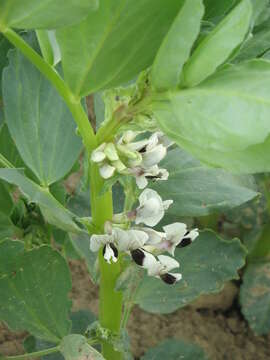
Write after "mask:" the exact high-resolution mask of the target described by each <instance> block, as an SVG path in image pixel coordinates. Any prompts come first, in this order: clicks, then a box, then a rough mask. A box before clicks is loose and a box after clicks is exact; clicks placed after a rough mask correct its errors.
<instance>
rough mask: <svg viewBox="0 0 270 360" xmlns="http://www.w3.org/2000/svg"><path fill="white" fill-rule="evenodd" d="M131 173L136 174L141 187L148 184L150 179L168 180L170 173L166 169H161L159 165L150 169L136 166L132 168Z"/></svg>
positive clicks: (138, 184)
mask: <svg viewBox="0 0 270 360" xmlns="http://www.w3.org/2000/svg"><path fill="white" fill-rule="evenodd" d="M130 173H131V174H132V175H135V179H136V184H137V186H138V188H139V189H144V188H145V187H146V186H147V185H148V180H150V179H151V180H154V181H157V180H168V177H169V173H168V171H167V170H166V169H160V168H159V167H158V166H157V165H154V166H152V167H151V168H149V169H144V168H143V167H135V168H132V169H130Z"/></svg>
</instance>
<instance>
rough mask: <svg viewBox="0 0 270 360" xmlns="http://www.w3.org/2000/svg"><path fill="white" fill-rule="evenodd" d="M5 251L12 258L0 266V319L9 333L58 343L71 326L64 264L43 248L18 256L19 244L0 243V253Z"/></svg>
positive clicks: (67, 274)
mask: <svg viewBox="0 0 270 360" xmlns="http://www.w3.org/2000/svg"><path fill="white" fill-rule="evenodd" d="M17 244H18V243H17ZM9 248H10V249H11V250H12V251H15V252H16V256H12V258H11V259H10V258H8V257H5V259H3V260H2V261H3V263H2V262H1V269H0V270H1V272H0V292H1V297H0V319H1V320H4V321H6V322H7V324H8V325H9V326H10V327H11V329H12V330H27V331H29V332H30V333H31V334H33V335H35V336H36V337H38V338H40V339H44V340H49V341H52V342H59V340H60V339H61V338H62V337H63V336H65V335H67V334H68V333H69V329H70V325H71V324H70V321H69V316H68V313H69V311H70V306H71V302H70V300H69V299H68V293H69V291H70V290H71V279H70V274H69V269H68V266H67V264H66V262H65V260H64V259H63V258H62V257H61V256H60V254H59V253H58V252H56V251H54V250H52V249H51V248H50V247H47V246H42V247H40V248H38V249H34V250H31V251H29V252H25V253H20V254H18V251H19V250H18V248H19V249H21V246H20V245H19V244H18V246H14V241H12V240H7V241H4V242H2V243H0V253H2V251H3V250H4V249H5V251H6V250H7V249H8V250H9ZM11 250H10V251H11ZM5 265H6V266H5Z"/></svg>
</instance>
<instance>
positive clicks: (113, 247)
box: [110, 243, 118, 258]
mask: <svg viewBox="0 0 270 360" xmlns="http://www.w3.org/2000/svg"><path fill="white" fill-rule="evenodd" d="M110 247H111V249H112V251H113V253H114V256H115V257H116V258H118V249H117V247H116V246H115V245H114V244H112V243H111V244H110Z"/></svg>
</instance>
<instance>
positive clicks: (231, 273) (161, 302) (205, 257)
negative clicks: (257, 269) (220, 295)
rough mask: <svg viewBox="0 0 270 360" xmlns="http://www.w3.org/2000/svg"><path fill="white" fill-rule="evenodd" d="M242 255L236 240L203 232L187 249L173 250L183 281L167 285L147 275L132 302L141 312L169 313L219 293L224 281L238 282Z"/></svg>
mask: <svg viewBox="0 0 270 360" xmlns="http://www.w3.org/2000/svg"><path fill="white" fill-rule="evenodd" d="M245 256H246V250H245V248H244V247H243V246H242V245H241V243H240V241H239V240H237V239H234V240H231V241H224V240H222V239H221V238H219V237H218V236H217V235H215V234H214V233H213V232H212V231H203V232H201V233H200V236H199V237H198V238H197V239H196V240H195V241H194V243H192V244H191V245H190V246H187V247H185V248H182V249H177V251H176V260H177V261H178V262H179V263H180V269H179V271H180V272H181V273H182V274H183V279H182V280H181V281H180V282H179V283H177V284H176V285H174V286H168V285H167V284H164V283H163V282H162V281H161V280H160V279H154V278H150V277H149V276H147V277H145V278H144V280H143V282H142V284H141V286H140V287H139V289H138V292H137V295H136V299H135V301H136V303H137V304H138V305H139V306H140V307H141V308H142V309H143V310H146V311H149V312H152V313H162V314H168V313H171V312H173V311H175V310H177V309H179V308H181V307H183V306H185V305H187V304H188V303H190V302H191V301H193V300H195V299H196V298H197V297H199V296H200V295H201V294H208V293H216V292H219V291H220V290H221V289H222V288H223V286H224V283H225V282H227V281H229V280H231V279H237V278H238V273H237V270H238V269H240V268H241V267H242V266H243V265H244V263H245Z"/></svg>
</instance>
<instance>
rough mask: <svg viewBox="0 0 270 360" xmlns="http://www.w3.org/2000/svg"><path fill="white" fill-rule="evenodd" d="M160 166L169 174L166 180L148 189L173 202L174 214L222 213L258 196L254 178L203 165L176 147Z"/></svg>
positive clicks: (200, 214)
mask: <svg viewBox="0 0 270 360" xmlns="http://www.w3.org/2000/svg"><path fill="white" fill-rule="evenodd" d="M161 166H162V167H164V168H166V169H167V170H168V171H169V174H170V175H169V179H168V180H167V181H158V182H156V183H154V184H153V185H152V186H151V187H152V188H153V189H154V190H156V191H157V192H158V193H159V194H160V196H161V197H162V198H163V199H172V200H173V201H174V203H173V205H172V206H170V208H169V210H168V213H170V214H173V215H178V216H204V215H209V214H211V213H213V212H218V211H220V212H222V211H225V210H228V209H231V208H233V207H236V206H239V205H241V204H242V203H244V202H247V201H249V200H251V199H253V198H254V197H255V196H257V195H258V193H257V192H256V185H255V182H254V179H253V177H251V176H236V175H232V174H230V173H228V172H226V171H224V170H222V169H212V168H209V167H206V166H203V165H202V164H201V163H200V162H199V161H198V160H196V159H194V158H193V157H192V156H191V155H189V154H188V153H186V152H185V151H183V150H181V149H179V148H176V149H174V150H171V151H169V152H168V154H167V156H166V158H165V160H164V161H163V162H162V163H161Z"/></svg>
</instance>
